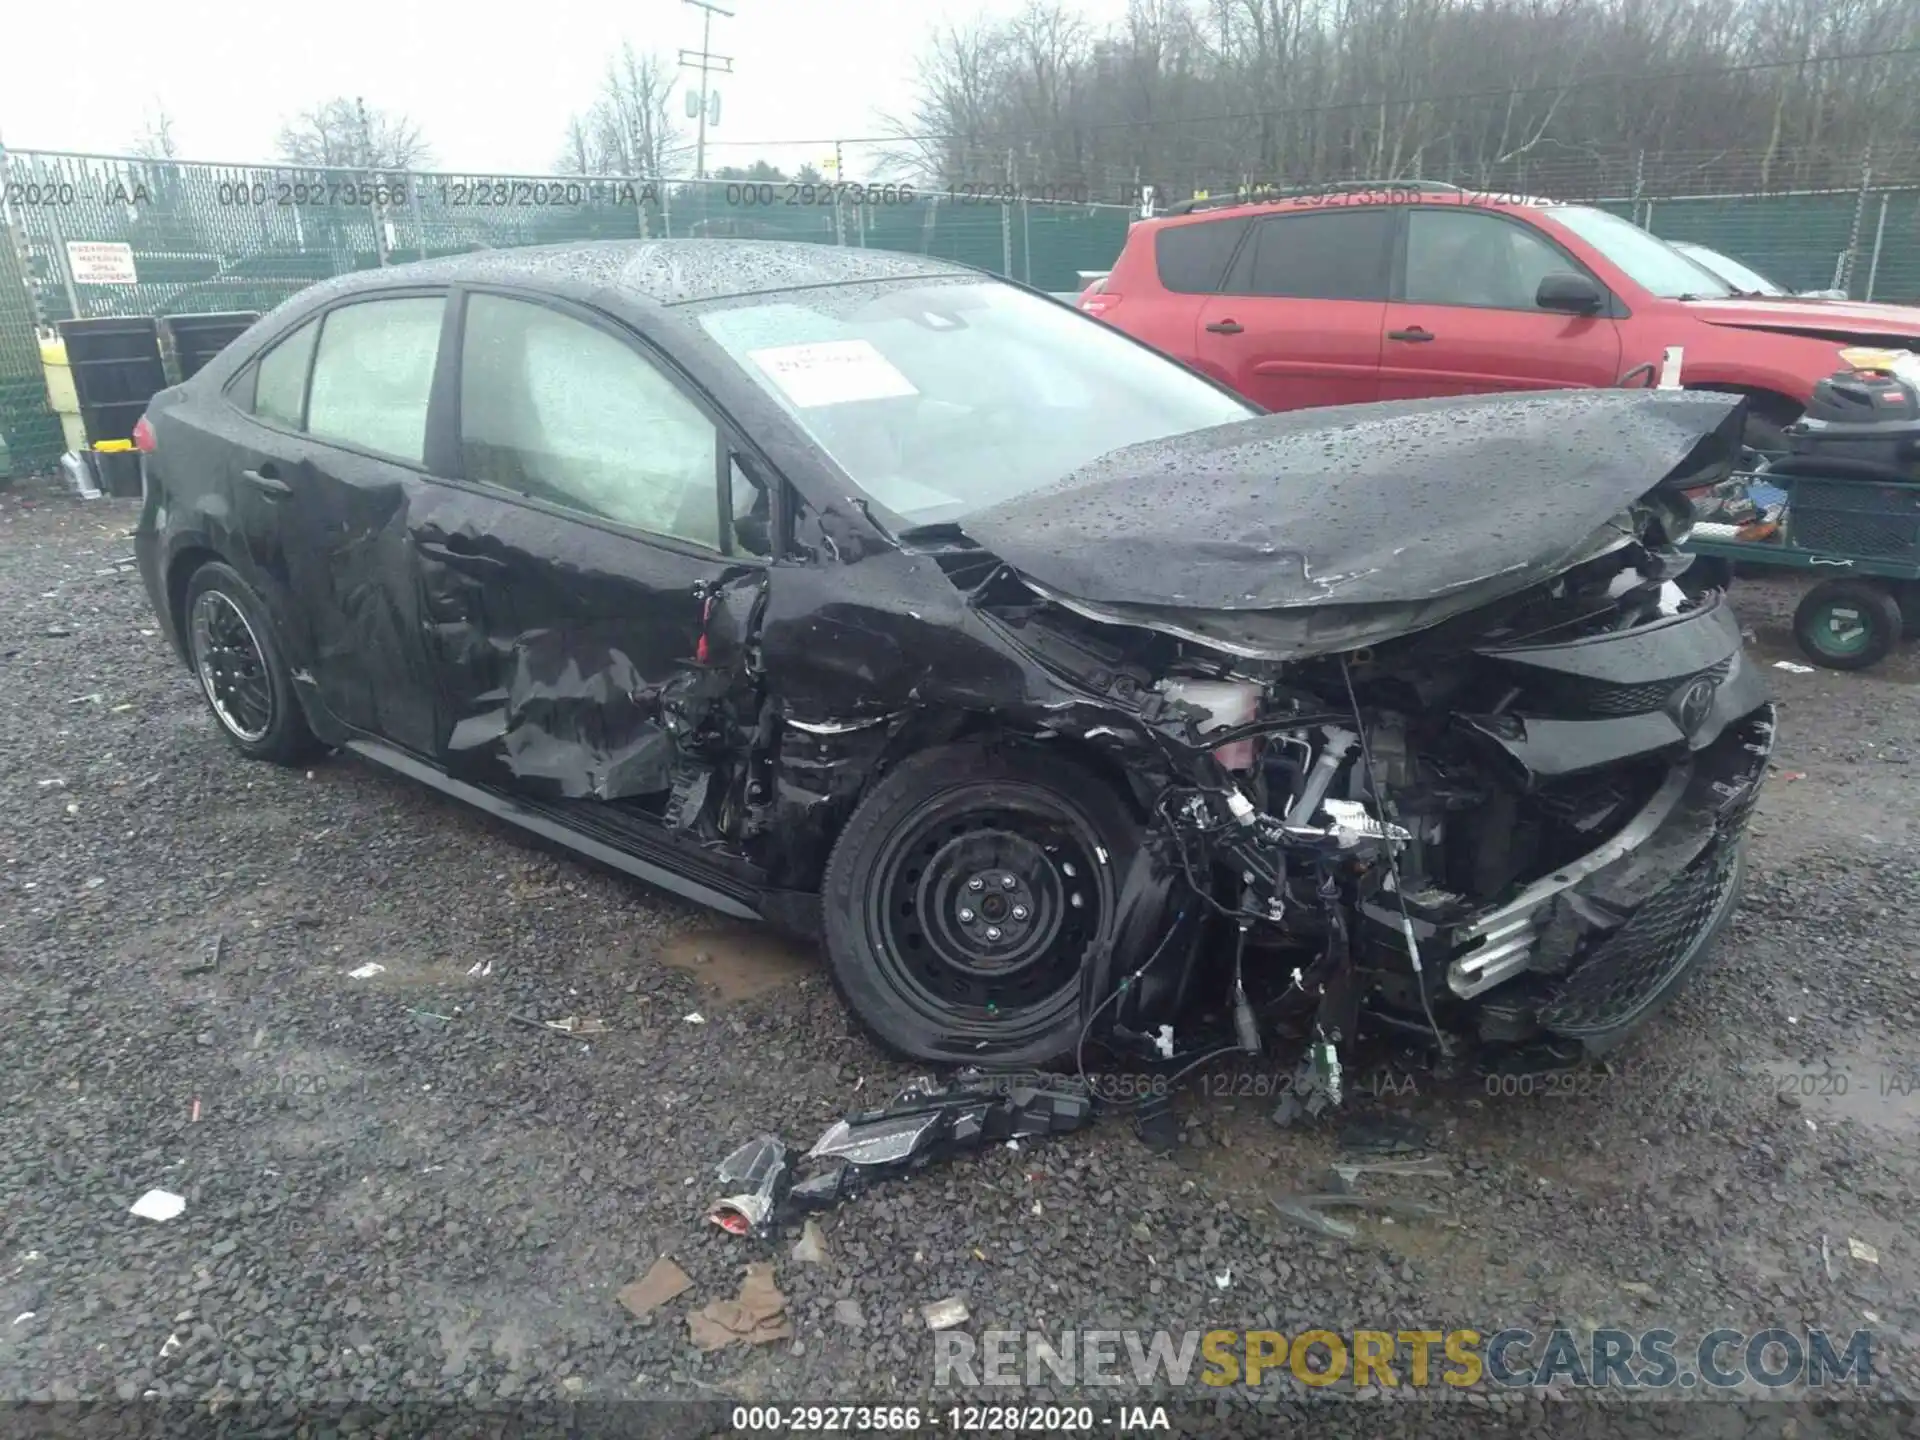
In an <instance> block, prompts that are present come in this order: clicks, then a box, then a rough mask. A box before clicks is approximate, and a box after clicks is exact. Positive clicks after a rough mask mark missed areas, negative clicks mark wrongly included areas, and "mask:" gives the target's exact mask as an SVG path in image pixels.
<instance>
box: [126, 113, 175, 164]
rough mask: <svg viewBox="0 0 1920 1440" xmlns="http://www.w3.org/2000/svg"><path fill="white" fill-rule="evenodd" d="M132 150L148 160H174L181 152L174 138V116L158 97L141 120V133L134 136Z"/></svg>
mask: <svg viewBox="0 0 1920 1440" xmlns="http://www.w3.org/2000/svg"><path fill="white" fill-rule="evenodd" d="M132 151H133V153H134V154H135V155H138V156H141V157H142V158H143V159H147V160H172V159H175V158H176V157H177V156H178V155H179V154H180V147H179V145H178V144H177V143H176V142H175V140H174V138H173V116H172V115H170V114H168V113H167V107H166V106H165V105H162V104H161V103H160V102H159V101H158V100H157V99H156V100H155V101H154V102H153V105H152V106H151V107H150V108H149V109H148V111H147V113H146V115H145V117H144V118H143V119H142V120H141V122H140V133H139V135H137V136H136V137H135V138H134V141H133V146H132Z"/></svg>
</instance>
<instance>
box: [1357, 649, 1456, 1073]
mask: <svg viewBox="0 0 1920 1440" xmlns="http://www.w3.org/2000/svg"><path fill="white" fill-rule="evenodd" d="M1340 678H1341V680H1342V681H1344V682H1345V684H1346V687H1347V703H1348V704H1349V705H1350V706H1351V707H1352V708H1353V728H1354V731H1355V733H1357V734H1358V735H1359V736H1360V763H1361V764H1362V765H1364V766H1365V767H1366V772H1367V793H1368V794H1369V795H1371V796H1372V797H1373V809H1374V819H1375V820H1376V821H1378V822H1379V825H1380V833H1381V834H1383V835H1385V834H1387V833H1388V828H1387V827H1388V821H1387V804H1386V797H1385V795H1384V794H1383V793H1382V791H1381V789H1380V784H1379V781H1378V780H1376V779H1375V778H1374V772H1373V747H1372V746H1371V745H1369V744H1368V743H1367V722H1366V721H1365V720H1364V719H1363V718H1362V717H1361V714H1360V697H1359V696H1358V695H1356V694H1355V693H1354V689H1353V672H1352V670H1351V669H1349V668H1348V665H1347V657H1346V656H1344V655H1342V656H1341V657H1340ZM1386 851H1387V874H1388V875H1389V876H1391V877H1392V879H1393V898H1394V902H1395V903H1396V904H1397V905H1398V906H1399V907H1400V933H1401V934H1402V935H1403V936H1405V937H1406V942H1407V956H1408V958H1409V959H1410V960H1411V961H1412V962H1413V988H1414V989H1415V990H1417V991H1419V992H1420V1008H1421V1009H1422V1010H1424V1011H1425V1012H1426V1015H1427V1027H1428V1028H1429V1029H1431V1030H1432V1031H1433V1038H1434V1043H1436V1044H1437V1045H1439V1047H1440V1053H1441V1054H1442V1055H1443V1056H1451V1055H1452V1054H1453V1050H1452V1047H1451V1046H1449V1045H1448V1044H1447V1037H1446V1035H1445V1033H1444V1032H1442V1030H1441V1029H1440V1022H1439V1021H1438V1020H1436V1019H1435V1018H1434V1015H1433V1002H1432V1001H1431V1000H1430V999H1428V998H1427V978H1426V975H1425V973H1424V972H1423V970H1422V969H1421V965H1420V942H1419V941H1418V940H1417V939H1415V938H1414V933H1413V916H1412V915H1410V914H1408V913H1407V891H1406V886H1405V885H1403V884H1402V883H1401V880H1400V857H1399V855H1398V853H1397V852H1396V851H1395V850H1394V848H1393V844H1392V842H1391V841H1389V842H1388V843H1387V846H1386Z"/></svg>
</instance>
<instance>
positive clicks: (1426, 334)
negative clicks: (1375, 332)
mask: <svg viewBox="0 0 1920 1440" xmlns="http://www.w3.org/2000/svg"><path fill="white" fill-rule="evenodd" d="M1387 339H1389V340H1411V341H1413V342H1414V343H1415V344H1418V343H1419V342H1421V341H1423V340H1431V339H1433V332H1432V331H1431V330H1427V329H1423V328H1422V327H1421V326H1418V325H1409V326H1408V327H1407V328H1406V329H1405V330H1389V331H1387Z"/></svg>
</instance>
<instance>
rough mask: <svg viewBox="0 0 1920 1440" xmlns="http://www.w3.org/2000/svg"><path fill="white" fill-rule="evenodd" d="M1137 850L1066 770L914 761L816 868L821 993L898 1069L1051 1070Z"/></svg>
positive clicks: (1127, 829)
mask: <svg viewBox="0 0 1920 1440" xmlns="http://www.w3.org/2000/svg"><path fill="white" fill-rule="evenodd" d="M1137 843H1138V824H1137V822H1136V821H1135V820H1134V819H1133V817H1132V816H1131V815H1130V814H1129V813H1128V810H1127V807H1126V805H1125V803H1124V801H1123V800H1122V799H1121V797H1120V796H1119V794H1117V793H1116V791H1115V788H1114V787H1113V786H1111V785H1110V784H1108V783H1107V782H1105V781H1103V780H1101V779H1100V778H1099V777H1098V776H1096V775H1095V774H1093V773H1092V772H1091V771H1090V770H1087V769H1086V768H1084V767H1083V766H1081V765H1079V764H1076V763H1074V762H1073V761H1072V760H1070V759H1067V758H1066V757H1055V756H1042V755H1038V754H1035V753H1033V752H1032V751H1031V750H1021V749H1006V750H994V749H989V748H987V747H985V746H979V745H963V746H950V747H942V748H939V749H935V750H930V751H926V752H924V753H922V754H920V755H916V756H913V757H912V758H910V759H909V760H907V761H905V762H904V763H902V764H901V765H900V766H899V767H898V768H897V769H895V770H894V771H893V772H892V773H891V774H889V775H888V776H887V777H886V778H885V779H884V780H882V781H881V782H880V784H878V785H877V786H875V787H874V789H873V791H872V792H871V793H870V794H869V795H868V796H867V798H866V799H865V800H864V801H863V802H862V803H861V805H860V806H859V808H858V809H857V810H855V812H854V814H853V816H852V817H851V818H850V819H849V820H848V822H847V825H846V828H845V830H844V831H842V833H841V836H840V839H839V842H838V843H837V844H836V845H835V847H834V851H833V855H832V857H831V858H830V859H829V861H828V863H827V874H826V880H825V884H824V887H823V889H824V897H823V898H824V902H825V904H824V918H825V930H826V940H827V956H828V962H829V965H830V968H831V970H832V973H833V977H834V981H835V983H836V985H838V987H839V989H840V992H841V994H842V995H843V997H844V998H845V999H846V1001H847V1004H848V1006H849V1008H851V1009H852V1010H853V1012H854V1014H855V1015H856V1016H858V1017H859V1019H860V1020H861V1021H862V1022H863V1023H864V1024H865V1025H866V1026H867V1028H868V1029H869V1030H871V1031H872V1032H873V1034H874V1035H875V1037H876V1038H877V1039H878V1040H880V1041H881V1043H882V1044H884V1045H886V1046H887V1047H888V1048H889V1049H891V1050H893V1051H894V1052H896V1053H898V1054H901V1055H904V1056H907V1057H909V1058H911V1059H915V1060H922V1061H930V1062H935V1063H971V1064H979V1065H1033V1066H1038V1065H1046V1064H1051V1063H1054V1062H1056V1061H1059V1060H1061V1059H1063V1058H1065V1057H1066V1056H1068V1055H1070V1054H1071V1053H1072V1051H1073V1047H1074V1042H1075V1040H1076V1039H1077V1038H1078V1033H1079V1024H1080V1016H1079V1000H1080V971H1081V967H1082V966H1083V965H1084V964H1085V962H1086V959H1087V956H1088V954H1089V952H1090V951H1091V950H1092V948H1093V946H1094V944H1095V943H1096V942H1097V941H1098V940H1099V939H1100V938H1101V936H1102V935H1103V934H1104V933H1105V932H1106V930H1107V928H1108V927H1109V926H1110V925H1111V924H1112V922H1113V916H1114V911H1115V908H1116V900H1117V893H1118V886H1119V876H1120V874H1121V873H1123V871H1124V867H1125V865H1126V863H1127V861H1128V860H1129V859H1130V858H1131V857H1132V854H1133V850H1134V847H1135V846H1136V844H1137Z"/></svg>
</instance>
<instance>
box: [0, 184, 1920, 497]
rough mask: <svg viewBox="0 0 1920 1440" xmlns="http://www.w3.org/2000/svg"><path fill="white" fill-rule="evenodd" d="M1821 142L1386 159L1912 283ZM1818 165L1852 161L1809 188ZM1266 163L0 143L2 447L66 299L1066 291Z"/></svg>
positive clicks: (1900, 194) (1899, 254) (119, 309)
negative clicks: (903, 288) (507, 289)
mask: <svg viewBox="0 0 1920 1440" xmlns="http://www.w3.org/2000/svg"><path fill="white" fill-rule="evenodd" d="M1819 159H1820V164H1819V165H1818V166H1817V167H1812V168H1810V166H1812V162H1811V161H1810V160H1809V159H1808V158H1807V157H1805V156H1789V157H1773V156H1763V157H1758V158H1757V159H1756V158H1755V157H1732V158H1730V157H1728V156H1726V155H1724V154H1720V155H1716V156H1712V157H1688V156H1686V155H1684V154H1683V155H1670V156H1664V157H1658V158H1652V157H1646V156H1640V155H1635V156H1625V157H1620V156H1580V157H1573V158H1567V157H1560V158H1559V159H1557V160H1553V159H1546V160H1531V159H1528V158H1524V157H1523V158H1522V159H1521V160H1520V161H1517V162H1515V163H1512V164H1508V165H1503V166H1502V167H1500V168H1499V170H1498V172H1497V173H1489V174H1473V175H1464V174H1463V175H1457V176H1452V177H1446V176H1439V175H1432V174H1429V175H1421V174H1419V173H1418V170H1417V167H1416V168H1415V173H1413V174H1410V175H1406V176H1404V177H1400V178H1405V179H1417V180H1441V179H1448V178H1451V179H1454V180H1456V181H1458V182H1459V183H1462V184H1466V185H1470V186H1475V187H1482V188H1488V189H1493V190H1497V191H1513V192H1515V193H1526V194H1547V195H1552V196H1554V197H1555V198H1559V199H1567V200H1586V201H1589V202H1591V203H1600V204H1604V205H1606V206H1607V207H1608V208H1610V209H1614V210H1616V211H1618V212H1619V213H1621V214H1624V215H1628V216H1631V217H1632V218H1633V219H1635V220H1636V221H1638V222H1639V223H1640V224H1642V225H1645V226H1647V228H1649V229H1651V230H1652V231H1653V232H1654V233H1655V234H1659V235H1663V236H1666V237H1668V238H1671V239H1682V240H1692V241H1696V242H1698V243H1700V244H1704V245H1709V246H1711V247H1712V248H1714V249H1717V250H1723V251H1725V252H1727V253H1729V254H1731V255H1733V256H1735V257H1737V258H1739V259H1741V260H1744V261H1746V262H1747V263H1748V264H1750V265H1752V266H1754V267H1755V268H1757V269H1759V270H1761V271H1762V272H1763V273H1766V274H1768V275H1769V276H1771V277H1772V278H1774V279H1775V280H1777V281H1779V282H1780V283H1781V284H1783V285H1786V286H1789V287H1791V288H1794V289H1818V288H1826V287H1831V286H1839V287H1843V288H1845V289H1846V290H1847V291H1848V293H1849V294H1851V295H1852V296H1853V297H1854V298H1856V299H1875V300H1896V301H1908V302H1920V158H1916V157H1915V156H1908V155H1905V154H1904V153H1903V154H1898V155H1888V154H1884V153H1883V154H1882V156H1881V157H1880V159H1879V160H1878V161H1877V162H1876V161H1875V159H1874V157H1873V156H1872V155H1871V154H1868V155H1863V156H1859V157H1857V164H1855V163H1854V162H1853V161H1847V162H1846V163H1844V164H1843V163H1842V159H1844V157H1841V158H1836V157H1831V156H1828V157H1819ZM1402 168H1404V167H1402ZM1815 170H1817V171H1818V173H1819V174H1821V175H1824V176H1829V177H1831V176H1833V175H1835V174H1836V173H1842V174H1857V175H1858V176H1859V181H1858V183H1857V184H1855V185H1852V186H1850V187H1847V188H1841V187H1837V186H1828V187H1826V188H1806V186H1805V177H1806V176H1808V175H1810V174H1812V173H1815ZM1006 173H1008V174H1009V175H1013V174H1017V173H1020V172H1019V171H1016V170H1014V169H1012V168H1011V167H1010V168H1009V169H1008V170H1007V172H1006ZM1369 178H1378V177H1369ZM1276 179H1279V180H1282V181H1283V182H1284V179H1285V177H1271V176H1268V177H1261V176H1253V175H1244V176H1242V175H1224V174H1223V175H1214V174H1211V173H1209V174H1206V175H1197V174H1196V175H1189V176H1184V177H1180V180H1179V183H1178V184H1169V183H1166V182H1165V181H1164V179H1163V180H1161V181H1157V182H1156V181H1154V180H1152V179H1150V178H1148V177H1144V176H1142V175H1140V174H1137V173H1135V174H1130V175H1125V176H1120V175H1105V176H1102V177H1100V179H1099V183H1098V184H1094V183H1091V182H1089V181H1088V180H1086V179H1085V178H1072V177H1069V178H1067V179H1060V178H1055V177H1046V178H1044V179H1043V180H1041V181H1038V182H1034V181H1021V182H1020V183H1018V184H1012V185H1003V184H1001V183H999V182H981V183H968V184H962V185H956V186H954V187H951V188H947V189H942V190H939V191H937V192H935V193H929V192H928V191H927V190H926V189H925V188H924V187H921V186H916V185H912V184H873V185H836V184H831V183H820V184H805V183H801V182H797V181H721V180H709V181H690V180H644V179H639V178H627V177H609V176H595V177H586V176H575V177H566V176H562V177H553V176H535V175H471V174H464V175H463V174H451V173H437V172H406V173H386V174H382V173H371V172H367V171H357V170H316V169H310V168H304V167H294V166H277V165H237V164H236V165H223V164H214V163H202V162H185V161H173V160H146V159H133V158H127V157H116V156H102V155H81V154H66V153H57V152H48V151H23V150H13V151H6V150H0V184H3V185H4V208H3V210H0V215H3V216H4V221H5V226H4V231H0V436H4V437H6V441H7V443H8V445H9V447H10V449H11V455H12V463H13V465H14V467H15V469H16V470H17V469H20V468H23V467H25V468H35V467H42V466H46V465H50V464H51V463H52V462H53V461H54V460H55V459H56V458H57V456H58V454H59V451H60V450H61V449H62V448H63V446H62V443H61V439H60V427H59V425H58V423H57V421H56V419H55V417H54V416H53V415H52V414H51V413H50V412H49V410H48V407H47V397H46V386H45V381H44V377H43V372H42V368H41V363H40V355H39V345H38V341H37V338H36V330H43V329H45V328H47V327H51V326H53V325H54V324H55V323H56V322H58V321H60V320H63V319H68V318H91V317H95V316H110V315H155V316H173V315H182V314H192V313H204V312H209V311H236V310H238V311H246V310H259V311H264V310H268V309H271V308H272V307H273V306H275V305H277V304H279V303H280V302H281V301H283V300H285V299H287V298H288V297H289V296H291V295H293V294H294V293H296V292H297V291H299V290H301V289H303V288H304V287H306V286H307V285H310V284H312V283H313V282H315V281H317V280H322V279H326V278H328V277H330V276H333V275H339V274H343V273H345V272H347V271H351V270H362V269H370V268H374V267H378V266H382V265H394V264H404V263H406V262H408V261H411V260H419V259H424V258H428V257H432V256H438V255H448V254H457V253H462V252H466V251H471V250H476V249H488V248H496V247H502V246H514V245H540V244H552V243H558V242H567V241H583V240H611V239H634V238H637V237H680V236H716V237H717V236H726V237H751V238H762V239H782V240H802V241H812V242H816V243H821V244H835V245H859V246H867V247H870V248H875V249H885V250H900V251H908V252H912V253H915V254H924V255H930V256H936V257H939V258H942V259H948V260H956V261H960V262H962V263H965V264H969V265H974V266H978V267H980V268H982V269H985V270H990V271H993V272H995V273H998V274H1004V275H1007V276H1009V277H1011V278H1013V279H1016V280H1021V281H1024V282H1026V283H1028V284H1031V285H1033V286H1034V287H1036V288H1038V289H1042V290H1054V291H1070V290H1078V289H1079V288H1081V287H1080V280H1079V274H1080V272H1082V271H1088V270H1095V271H1097V270H1104V269H1106V268H1108V267H1109V266H1110V265H1111V264H1112V263H1113V260H1114V257H1115V256H1116V255H1117V254H1118V253H1119V251H1120V247H1121V245H1122V244H1123V243H1124V241H1125V239H1126V232H1127V226H1128V224H1129V222H1130V221H1131V220H1132V219H1133V218H1134V217H1135V216H1136V215H1138V214H1139V213H1140V209H1139V206H1140V202H1141V200H1142V198H1143V197H1144V196H1146V195H1148V194H1151V196H1152V198H1153V200H1154V201H1156V202H1157V203H1159V204H1162V205H1164V204H1165V203H1167V202H1169V201H1171V200H1174V199H1184V198H1186V196H1187V195H1190V194H1193V193H1196V192H1199V191H1209V190H1210V191H1212V192H1214V193H1218V192H1219V191H1223V190H1231V189H1233V188H1234V187H1235V186H1236V185H1249V184H1260V183H1272V182H1273V181H1275V180H1276ZM1792 184H1798V185H1799V186H1800V188H1789V186H1790V185H1792ZM1769 187H1772V188H1771V189H1770V188H1769ZM76 247H79V248H76Z"/></svg>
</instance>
